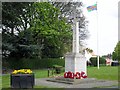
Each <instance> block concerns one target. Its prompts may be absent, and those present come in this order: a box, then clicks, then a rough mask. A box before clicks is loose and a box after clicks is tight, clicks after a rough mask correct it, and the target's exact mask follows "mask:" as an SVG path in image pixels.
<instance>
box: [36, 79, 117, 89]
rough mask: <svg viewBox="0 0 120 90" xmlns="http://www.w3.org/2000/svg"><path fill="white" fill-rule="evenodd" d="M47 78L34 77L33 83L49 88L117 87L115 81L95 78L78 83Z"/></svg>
mask: <svg viewBox="0 0 120 90" xmlns="http://www.w3.org/2000/svg"><path fill="white" fill-rule="evenodd" d="M48 79H49V78H41V79H35V85H36V86H39V85H42V86H47V87H50V88H95V87H106V88H107V87H111V88H118V86H117V85H118V82H117V81H107V80H96V81H94V82H88V83H80V84H66V83H58V82H50V81H47V80H48Z"/></svg>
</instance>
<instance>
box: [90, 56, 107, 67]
mask: <svg viewBox="0 0 120 90" xmlns="http://www.w3.org/2000/svg"><path fill="white" fill-rule="evenodd" d="M90 61H91V63H92V65H93V66H97V57H92V58H90ZM99 62H100V63H99V64H100V65H105V59H104V58H103V57H100V58H99Z"/></svg>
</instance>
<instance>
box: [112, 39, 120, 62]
mask: <svg viewBox="0 0 120 90" xmlns="http://www.w3.org/2000/svg"><path fill="white" fill-rule="evenodd" d="M112 59H113V60H119V61H120V41H119V42H118V43H117V45H116V47H115V48H114V51H113V53H112Z"/></svg>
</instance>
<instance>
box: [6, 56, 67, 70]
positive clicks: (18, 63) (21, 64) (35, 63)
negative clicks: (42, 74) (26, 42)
mask: <svg viewBox="0 0 120 90" xmlns="http://www.w3.org/2000/svg"><path fill="white" fill-rule="evenodd" d="M6 61H7V62H8V63H9V66H8V67H9V68H11V69H20V68H30V69H40V68H52V67H53V65H59V66H63V67H64V66H65V60H64V59H60V58H45V59H39V58H33V59H29V58H23V59H20V60H17V59H13V58H9V59H7V60H6Z"/></svg>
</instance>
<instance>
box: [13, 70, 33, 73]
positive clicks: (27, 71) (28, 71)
mask: <svg viewBox="0 0 120 90" xmlns="http://www.w3.org/2000/svg"><path fill="white" fill-rule="evenodd" d="M18 73H20V74H31V73H32V71H31V70H30V69H20V70H14V71H13V72H12V74H18Z"/></svg>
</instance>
